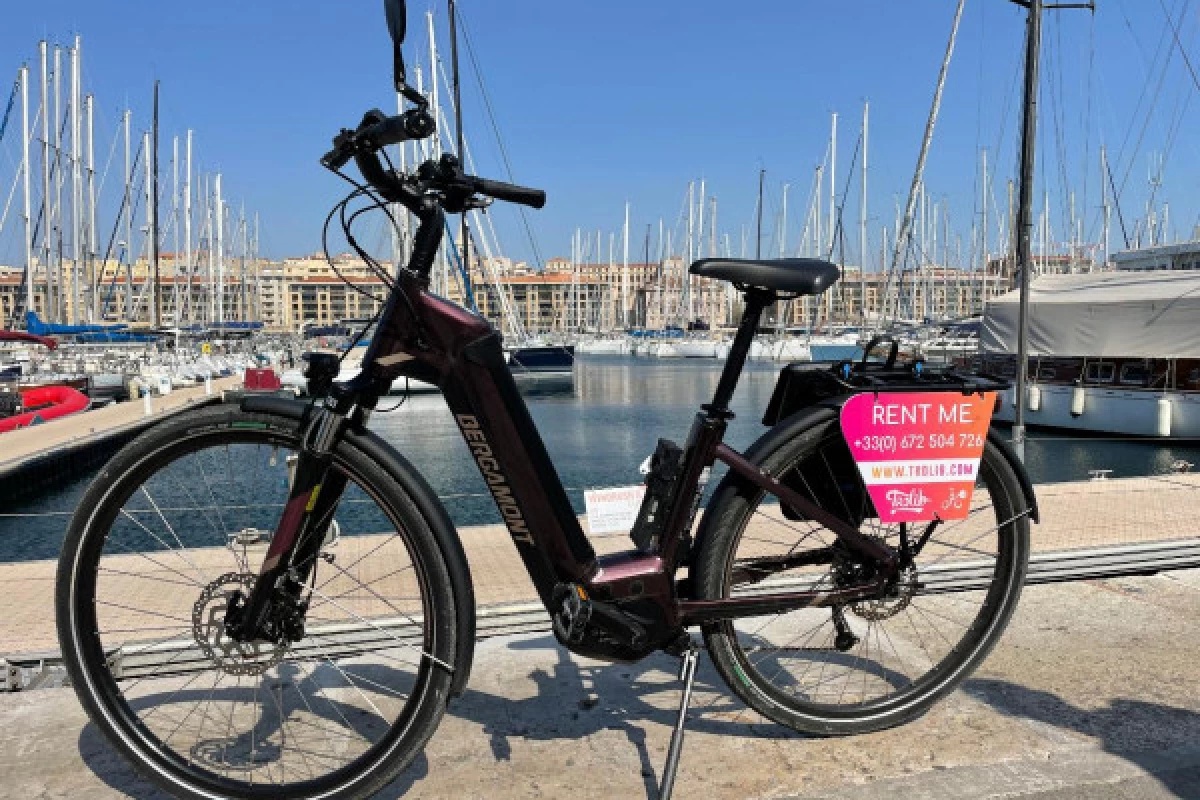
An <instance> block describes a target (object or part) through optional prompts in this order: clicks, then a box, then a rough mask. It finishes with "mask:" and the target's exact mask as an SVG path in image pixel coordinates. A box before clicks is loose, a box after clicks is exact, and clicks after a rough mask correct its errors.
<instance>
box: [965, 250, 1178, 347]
mask: <svg viewBox="0 0 1200 800" xmlns="http://www.w3.org/2000/svg"><path fill="white" fill-rule="evenodd" d="M1019 310H1020V295H1019V293H1018V292H1015V291H1013V292H1009V293H1008V294H1006V295H1003V296H1001V297H997V298H996V299H995V300H992V301H990V302H989V303H988V305H987V309H986V310H985V311H984V315H983V329H982V331H981V340H982V344H983V349H984V351H985V352H988V353H1013V354H1015V353H1016V352H1017V315H1018V312H1019ZM1029 354H1030V355H1032V356H1066V357H1082V356H1107V357H1119V356H1137V357H1143V358H1200V270H1198V271H1169V270H1161V271H1147V272H1141V271H1138V272H1135V271H1120V270H1118V271H1116V272H1095V273H1088V274H1082V275H1043V276H1042V277H1040V278H1036V279H1034V281H1033V282H1032V284H1031V285H1030V292H1029Z"/></svg>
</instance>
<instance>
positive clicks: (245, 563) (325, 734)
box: [57, 407, 465, 798]
mask: <svg viewBox="0 0 1200 800" xmlns="http://www.w3.org/2000/svg"><path fill="white" fill-rule="evenodd" d="M297 427H298V423H297V422H295V421H292V420H288V419H284V418H280V417H274V416H270V415H265V414H249V413H244V412H241V411H239V410H237V409H235V408H232V407H221V408H218V409H214V410H206V411H201V412H198V413H195V414H188V415H184V416H182V417H180V418H179V419H177V420H173V421H170V422H168V423H165V424H164V425H161V426H159V427H156V428H155V429H153V430H151V431H149V432H148V433H147V434H145V435H143V436H142V437H140V438H139V439H137V440H136V441H134V442H133V443H131V444H130V445H129V446H128V447H126V448H125V449H124V450H122V451H121V453H119V454H118V455H117V456H116V457H115V458H114V459H113V461H112V462H111V463H110V464H109V465H108V466H107V467H106V468H105V469H104V470H103V471H102V472H101V473H100V475H99V476H98V477H97V478H96V480H95V481H94V482H93V484H92V486H91V487H90V488H89V489H88V491H87V493H86V494H85V496H84V498H83V500H82V501H81V503H80V506H79V509H78V511H77V512H76V514H75V516H74V517H73V519H72V521H71V526H70V529H69V532H68V536H67V539H66V543H65V545H64V549H63V554H62V558H61V560H60V564H59V575H58V586H57V604H58V626H59V639H60V643H61V646H62V650H63V655H64V659H65V661H66V665H67V669H68V671H69V674H70V677H71V682H72V684H73V685H74V687H75V689H76V692H77V693H78V695H79V697H80V700H81V702H82V703H83V705H84V707H85V709H86V710H87V711H88V713H89V715H90V716H91V718H92V720H93V721H94V722H95V723H96V725H97V726H98V727H99V728H100V730H101V731H103V732H104V734H105V735H106V736H107V737H108V739H109V740H110V741H111V742H112V743H113V744H114V745H115V746H116V747H117V748H118V750H120V751H121V752H122V753H123V754H124V755H125V756H126V757H128V758H129V759H130V760H131V761H133V763H134V764H135V766H137V767H138V768H139V769H140V771H142V772H143V773H144V774H145V775H146V776H147V777H149V778H151V779H153V780H154V781H156V782H157V783H158V784H159V785H160V786H162V787H163V788H165V789H167V790H168V791H170V792H171V793H172V794H175V795H177V796H183V797H204V798H210V797H239V798H260V797H262V798H265V797H289V798H316V797H321V798H326V797H329V798H334V797H337V798H350V797H367V796H369V795H371V794H373V793H374V792H376V791H378V790H379V789H380V788H381V787H382V786H384V785H385V784H386V783H388V782H389V781H390V780H392V779H393V778H394V777H395V776H396V775H397V774H398V773H399V772H400V771H401V770H402V769H404V767H405V766H407V765H408V764H409V763H410V762H411V761H412V760H413V759H414V758H415V757H416V755H417V754H418V753H419V752H420V749H421V748H422V747H423V746H424V744H425V742H426V741H427V740H428V738H429V736H430V735H432V733H433V731H434V729H435V728H436V726H437V723H438V721H439V720H440V719H441V715H442V713H443V711H444V709H445V706H446V701H447V698H448V694H449V692H448V688H449V685H450V682H451V675H452V672H453V671H454V670H455V669H456V668H459V667H460V666H463V665H457V664H455V663H454V662H455V652H456V650H455V637H456V635H457V630H456V617H455V610H454V597H453V594H452V592H451V590H450V588H449V587H450V581H449V579H448V577H447V567H446V563H445V557H444V555H443V554H442V553H441V552H440V550H439V548H438V546H437V544H436V542H435V540H434V537H433V536H432V534H431V533H430V528H429V525H428V523H427V521H426V520H425V518H424V517H423V516H422V515H421V513H420V512H419V510H418V508H417V505H416V504H415V503H414V502H413V500H412V498H410V497H409V496H408V495H406V493H405V492H404V491H403V490H402V489H401V487H400V486H399V485H398V484H397V482H396V481H395V480H394V479H392V478H391V477H390V476H389V475H388V474H387V472H386V471H385V470H383V469H382V468H381V467H380V466H379V465H378V464H376V463H374V462H373V461H372V460H370V459H369V458H368V457H367V456H366V455H365V454H364V453H362V452H359V451H358V450H357V449H356V448H355V447H353V446H352V445H351V444H350V443H349V442H347V441H343V443H342V444H341V445H340V446H339V447H338V448H337V450H336V452H335V454H334V457H333V466H332V469H333V470H335V471H336V472H337V473H340V474H341V475H342V476H343V477H344V478H345V479H346V490H345V493H344V495H343V499H342V501H341V504H340V505H339V507H338V510H337V513H336V515H335V517H334V524H333V525H332V526H331V527H330V530H329V533H328V534H327V535H326V537H325V540H324V543H323V545H322V547H321V552H320V557H319V558H318V559H316V560H315V561H314V564H315V571H314V573H313V575H312V578H311V583H310V585H309V588H308V593H307V598H306V599H307V601H308V608H307V611H306V612H304V613H303V614H302V616H301V618H300V621H301V622H302V624H303V626H304V633H303V636H302V638H300V639H299V640H298V641H295V642H291V643H286V642H285V643H282V644H274V643H272V644H257V645H253V646H251V645H243V644H239V643H237V642H235V641H233V640H231V639H230V638H229V637H228V635H227V634H226V633H225V631H224V626H223V621H224V616H225V611H226V608H227V606H228V603H229V600H230V597H231V596H232V594H233V592H234V591H237V590H240V591H242V592H248V591H249V588H250V586H252V585H253V582H254V579H255V576H256V573H257V572H258V569H259V565H260V564H261V563H262V560H263V556H264V554H265V552H266V548H267V547H268V545H269V543H270V538H271V535H272V532H273V530H274V527H275V524H276V522H277V520H278V518H279V515H280V513H281V511H282V509H283V506H284V504H285V503H286V501H287V497H288V492H289V465H290V463H291V459H290V458H289V456H294V455H295V454H296V453H297V452H298V450H299V437H298V433H297ZM463 668H465V666H463Z"/></svg>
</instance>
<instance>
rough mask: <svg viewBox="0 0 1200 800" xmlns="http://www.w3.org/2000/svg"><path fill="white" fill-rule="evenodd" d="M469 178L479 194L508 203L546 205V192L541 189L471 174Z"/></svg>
mask: <svg viewBox="0 0 1200 800" xmlns="http://www.w3.org/2000/svg"><path fill="white" fill-rule="evenodd" d="M468 178H469V180H470V181H471V182H472V184H473V188H474V191H475V192H477V193H479V194H483V195H487V196H488V197H493V198H495V199H497V200H503V201H504V202H506V203H519V204H520V205H523V206H529V207H530V208H541V207H542V206H544V205H546V193H545V192H544V191H542V190H541V189H530V188H529V187H526V186H517V185H516V184H512V183H501V182H500V181H489V180H487V179H486V178H470V177H469V176H468Z"/></svg>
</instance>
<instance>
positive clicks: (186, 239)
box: [183, 129, 198, 322]
mask: <svg viewBox="0 0 1200 800" xmlns="http://www.w3.org/2000/svg"><path fill="white" fill-rule="evenodd" d="M183 149H184V155H183V159H184V165H183V268H184V270H185V271H186V272H187V299H186V302H187V305H188V321H189V322H195V321H196V306H195V305H194V302H195V298H193V297H192V280H193V278H194V277H195V275H196V272H197V271H198V270H197V269H196V265H195V264H194V263H192V132H191V130H190V129H189V130H188V132H187V138H186V140H185V144H184V147H183Z"/></svg>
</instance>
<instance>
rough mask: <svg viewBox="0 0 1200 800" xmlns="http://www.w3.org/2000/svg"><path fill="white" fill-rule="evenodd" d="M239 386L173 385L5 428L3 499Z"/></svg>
mask: <svg viewBox="0 0 1200 800" xmlns="http://www.w3.org/2000/svg"><path fill="white" fill-rule="evenodd" d="M236 385H237V379H236V378H233V377H229V378H221V379H218V380H214V381H212V386H211V390H212V391H211V394H206V392H205V387H204V386H195V387H191V388H186V389H176V390H174V391H172V392H171V393H170V394H167V395H165V396H161V397H151V398H149V409H150V413H146V409H147V405H146V400H145V398H142V399H138V400H132V401H130V402H127V403H115V404H113V405H110V406H106V407H104V408H98V409H95V410H93V411H87V412H84V413H82V414H74V415H72V416H69V417H64V418H62V419H57V420H54V421H53V422H47V423H44V424H41V425H33V426H31V427H28V428H22V429H20V430H15V431H9V432H8V433H5V434H4V435H3V437H0V482H3V486H4V494H5V500H8V501H12V500H16V499H18V498H19V497H22V496H25V495H28V494H33V493H36V492H38V491H39V490H42V489H44V488H45V487H47V486H49V485H51V484H53V483H57V482H60V481H63V480H67V479H70V478H71V477H74V476H76V475H80V474H83V473H85V472H87V471H88V470H90V469H93V468H94V467H96V466H98V465H99V464H101V463H103V462H104V461H105V460H107V459H108V457H109V456H111V455H112V454H113V453H114V452H116V450H117V449H119V448H120V447H121V446H122V445H123V444H125V442H127V441H129V440H130V439H132V438H133V437H134V436H136V435H137V434H138V433H140V432H141V431H143V430H145V429H146V428H147V427H149V426H151V425H153V424H155V423H157V422H161V421H162V420H163V419H165V418H166V417H169V416H171V415H173V414H177V413H179V412H181V411H185V410H187V409H190V408H197V407H199V406H202V405H206V404H208V403H215V402H218V401H219V400H220V399H221V392H222V391H225V390H228V389H232V388H233V387H234V386H236Z"/></svg>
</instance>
